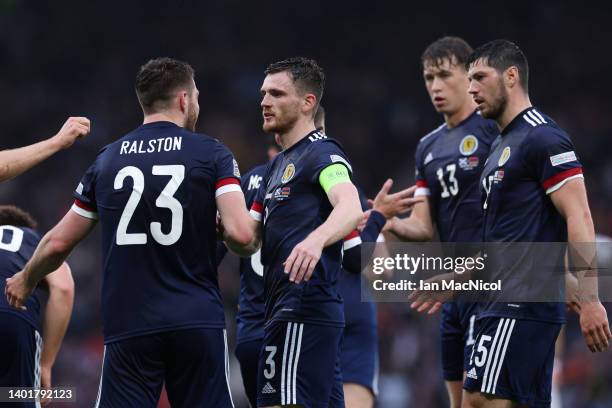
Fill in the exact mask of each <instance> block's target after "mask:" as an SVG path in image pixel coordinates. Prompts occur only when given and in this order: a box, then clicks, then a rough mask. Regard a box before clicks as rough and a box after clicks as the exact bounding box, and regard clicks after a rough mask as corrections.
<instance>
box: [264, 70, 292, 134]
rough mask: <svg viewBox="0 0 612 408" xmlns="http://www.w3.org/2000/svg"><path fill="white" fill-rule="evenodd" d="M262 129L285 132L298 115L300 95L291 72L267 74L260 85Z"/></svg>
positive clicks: (269, 131) (270, 131) (271, 131)
mask: <svg viewBox="0 0 612 408" xmlns="http://www.w3.org/2000/svg"><path fill="white" fill-rule="evenodd" d="M261 97H262V99H261V110H262V114H263V130H264V131H265V132H267V133H280V134H283V133H286V132H287V131H288V130H290V129H291V128H292V127H293V126H294V125H295V122H296V121H297V120H298V118H299V115H300V104H301V102H302V97H301V96H300V95H299V94H298V91H297V88H296V86H295V84H294V83H293V80H292V78H291V74H289V73H288V72H277V73H275V74H270V75H267V76H266V78H265V79H264V82H263V85H262V86H261Z"/></svg>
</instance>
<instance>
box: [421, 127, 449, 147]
mask: <svg viewBox="0 0 612 408" xmlns="http://www.w3.org/2000/svg"><path fill="white" fill-rule="evenodd" d="M444 129H446V123H442V124H441V125H440V126H438V127H437V128H435V129H434V130H432V131H431V132H429V133H428V134H426V135H425V136H423V137H422V138H421V139H419V143H418V145H417V148H418V146H424V145H425V144H427V143H431V142H433V141H434V140H435V139H436V136H439V135H441V134H442V131H443V130H444Z"/></svg>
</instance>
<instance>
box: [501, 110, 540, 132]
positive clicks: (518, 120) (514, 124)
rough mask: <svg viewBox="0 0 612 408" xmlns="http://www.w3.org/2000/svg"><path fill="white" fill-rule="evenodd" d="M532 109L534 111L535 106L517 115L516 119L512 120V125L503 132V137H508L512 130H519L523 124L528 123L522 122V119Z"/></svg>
mask: <svg viewBox="0 0 612 408" xmlns="http://www.w3.org/2000/svg"><path fill="white" fill-rule="evenodd" d="M530 109H533V106H530V107H528V108H527V109H525V110H523V111H521V112H520V113H519V114H518V115H516V116H515V117H514V119H512V120H511V121H510V123H508V126H506V127H505V128H504V130H503V131H502V132H501V135H502V136H506V135H507V134H508V133H510V131H511V130H514V129H516V128H518V127H519V125H520V124H521V123H526V122H525V121H524V120H521V118H522V117H523V115H524V114H525V113H527V111H528V110H530Z"/></svg>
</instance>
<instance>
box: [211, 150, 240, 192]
mask: <svg viewBox="0 0 612 408" xmlns="http://www.w3.org/2000/svg"><path fill="white" fill-rule="evenodd" d="M215 170H216V175H215V198H216V197H219V196H220V195H223V194H225V193H229V192H232V191H240V192H241V191H242V189H241V188H240V169H239V168H238V162H237V161H236V159H234V155H233V154H232V152H230V151H229V149H228V148H227V147H225V146H224V145H223V144H221V143H217V145H216V146H215Z"/></svg>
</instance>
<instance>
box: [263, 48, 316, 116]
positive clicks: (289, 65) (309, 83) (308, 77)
mask: <svg viewBox="0 0 612 408" xmlns="http://www.w3.org/2000/svg"><path fill="white" fill-rule="evenodd" d="M278 72H288V73H289V74H291V79H292V80H293V83H294V84H295V85H296V87H297V88H298V89H299V90H300V91H301V92H309V93H313V94H314V95H315V96H316V97H317V104H319V103H320V102H321V98H323V90H324V89H325V73H324V72H323V68H321V67H320V66H319V64H317V61H315V60H313V59H309V58H304V57H293V58H287V59H285V60H282V61H278V62H274V63H272V64H270V65H268V68H266V70H265V72H264V73H265V74H266V75H270V74H276V73H278ZM315 111H316V109H315Z"/></svg>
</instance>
